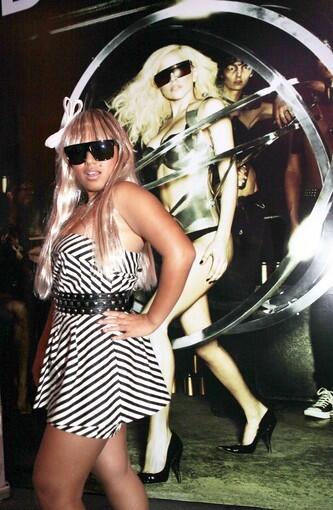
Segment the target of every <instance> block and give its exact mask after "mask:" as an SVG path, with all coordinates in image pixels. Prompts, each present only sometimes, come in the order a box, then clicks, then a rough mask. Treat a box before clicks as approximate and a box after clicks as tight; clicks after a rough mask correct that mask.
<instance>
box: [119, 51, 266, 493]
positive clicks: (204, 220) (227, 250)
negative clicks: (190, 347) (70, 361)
mask: <svg viewBox="0 0 333 510" xmlns="http://www.w3.org/2000/svg"><path fill="white" fill-rule="evenodd" d="M216 75H217V65H216V63H215V62H213V61H212V60H211V59H210V58H208V57H206V56H205V55H203V54H202V53H200V52H198V51H196V50H195V49H193V48H191V47H189V46H178V45H169V46H166V47H163V48H160V49H159V50H157V51H155V52H154V53H153V54H152V55H151V56H150V57H149V58H148V59H147V61H146V62H145V64H144V66H143V68H142V70H141V71H140V72H139V74H138V75H137V76H136V77H135V78H134V80H133V81H132V82H130V83H129V84H128V85H126V86H125V87H124V89H123V90H122V91H121V92H120V93H119V94H118V95H117V96H116V97H115V98H114V100H113V101H112V104H111V106H112V108H113V109H114V110H115V112H116V115H117V117H118V118H119V120H120V122H121V123H122V124H123V125H124V126H125V127H126V128H127V129H128V132H129V136H130V139H131V141H132V142H133V143H135V142H137V141H138V140H139V139H141V141H142V142H143V144H145V145H146V147H147V148H148V150H154V149H157V148H158V147H160V146H161V145H162V144H163V143H164V142H166V141H167V140H170V139H172V137H173V136H175V135H177V134H178V133H181V132H182V131H183V130H184V129H185V128H186V127H189V126H191V125H192V124H193V123H195V122H196V121H198V120H200V119H203V118H205V117H207V116H208V115H210V114H213V113H214V112H216V111H218V110H220V109H222V108H223V103H222V102H221V100H220V99H218V95H219V93H218V90H217V89H216V86H215V80H216ZM232 147H233V136H232V126H231V122H230V120H229V119H228V118H224V119H222V120H220V121H218V122H216V123H214V124H213V125H211V126H210V127H209V128H206V129H202V130H199V131H198V132H196V133H195V134H193V135H191V136H188V137H186V138H185V140H183V141H182V142H181V143H179V144H178V145H177V146H176V147H175V148H173V149H171V150H170V151H169V152H167V153H166V154H165V155H164V156H163V157H161V158H160V159H159V161H158V165H157V177H158V178H160V177H165V176H169V175H170V174H171V173H174V174H175V173H176V172H177V171H182V172H185V175H183V173H182V175H181V176H180V177H179V178H178V179H175V180H173V181H172V182H169V183H167V184H165V185H164V186H162V187H161V190H160V198H161V201H162V203H163V204H164V206H165V207H166V209H167V210H168V211H169V212H170V213H171V214H172V215H173V216H174V217H175V218H176V220H177V221H178V223H179V224H180V225H181V226H182V228H183V230H184V232H185V233H186V234H187V235H188V237H189V238H190V239H191V240H192V242H193V245H194V248H195V252H196V258H195V261H194V264H193V265H192V268H191V271H190V274H189V277H188V279H187V282H186V285H185V288H184V290H183V292H182V294H181V297H180V299H179V300H178V302H177V304H176V305H175V306H174V308H173V310H172V312H171V313H170V314H169V316H168V318H167V320H166V321H164V323H163V325H162V326H161V327H160V328H159V329H158V331H156V332H155V333H154V334H153V335H152V337H151V338H152V341H153V345H154V347H155V351H156V353H158V358H159V361H160V366H161V367H162V372H163V375H164V377H165V380H166V382H167V385H168V388H169V391H170V390H171V387H172V383H173V378H174V357H173V352H172V349H171V346H170V342H169V339H168V324H169V323H170V322H171V321H172V319H174V318H175V317H177V316H180V321H181V324H182V326H183V328H184V330H185V332H186V333H187V334H191V333H193V332H194V331H197V330H200V329H203V328H206V327H207V326H209V325H210V324H211V318H210V314H209V308H208V300H207V295H206V293H207V291H208V289H209V288H210V287H211V285H212V284H213V283H214V282H215V281H216V280H217V279H218V278H220V277H221V275H222V274H223V273H224V271H225V270H226V268H227V265H228V262H229V260H230V258H231V253H232V246H231V237H230V230H231V224H232V220H233V214H234V210H235V205H236V199H237V174H236V168H235V165H234V164H232V162H230V161H229V160H228V159H223V160H222V161H221V162H220V163H219V165H218V174H219V180H220V183H223V186H222V189H221V192H220V195H219V199H218V203H216V200H214V198H215V196H214V194H213V191H212V175H211V172H210V168H209V166H208V165H207V164H206V165H204V163H205V162H207V160H208V159H209V158H210V157H213V156H214V154H219V153H222V152H224V151H227V150H228V149H230V148H232ZM149 217H151V215H149ZM161 232H163V235H164V231H163V230H162V229H161ZM196 351H197V354H198V355H199V356H201V357H202V359H203V360H204V361H205V362H206V364H207V365H208V367H209V368H210V370H211V371H212V372H213V374H214V375H215V376H216V377H217V378H218V379H219V381H221V383H222V384H224V385H225V386H226V387H227V388H228V389H229V391H231V393H232V394H233V395H234V397H235V398H236V399H237V400H238V402H239V403H240V405H241V406H242V408H243V410H244V412H245V415H246V425H245V429H244V434H243V440H242V443H243V445H247V446H248V445H253V444H254V441H256V440H257V433H258V427H259V424H260V423H263V422H262V419H263V417H264V415H265V416H266V417H267V416H270V415H269V414H267V408H266V407H265V406H264V405H263V404H262V403H261V402H259V401H258V400H257V399H256V398H255V397H254V396H253V395H252V394H251V393H250V391H249V389H248V387H247V386H246V384H245V382H244V380H243V378H242V376H241V374H240V372H239V370H238V368H237V367H236V365H235V363H234V361H233V360H232V358H231V357H230V356H229V355H228V353H227V352H226V351H225V350H224V349H223V348H222V347H221V346H220V345H219V344H218V343H217V341H211V342H209V343H207V344H205V345H203V346H200V347H198V348H197V350H196ZM168 413H169V406H167V407H165V408H164V409H163V410H161V411H160V412H159V413H157V414H156V415H155V416H154V418H152V419H151V420H150V429H149V434H148V444H147V451H146V460H145V465H144V469H143V472H142V473H141V474H140V476H141V479H142V480H143V481H144V482H145V483H155V482H161V481H166V480H167V479H168V475H169V471H170V467H171V468H172V469H173V470H174V471H175V472H176V474H177V475H178V474H179V473H178V463H179V457H180V454H181V447H182V445H181V441H180V439H179V438H178V437H177V436H176V434H175V433H172V432H171V430H170V428H169V425H168ZM266 419H267V418H265V420H266ZM261 427H262V425H261ZM248 448H249V447H248ZM232 450H233V451H235V452H236V451H237V453H238V452H239V453H240V452H242V453H243V452H245V450H246V447H242V445H236V446H233V447H232ZM178 478H179V476H178Z"/></svg>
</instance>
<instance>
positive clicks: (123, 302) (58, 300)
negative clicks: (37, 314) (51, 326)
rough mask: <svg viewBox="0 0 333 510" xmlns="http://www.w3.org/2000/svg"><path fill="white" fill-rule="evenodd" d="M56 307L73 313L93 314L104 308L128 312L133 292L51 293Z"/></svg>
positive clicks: (61, 310)
mask: <svg viewBox="0 0 333 510" xmlns="http://www.w3.org/2000/svg"><path fill="white" fill-rule="evenodd" d="M53 297H54V301H55V306H56V309H57V310H58V311H59V312H64V313H71V314H74V315H83V314H88V315H95V314H98V313H103V312H105V311H106V310H117V311H119V312H129V311H130V310H131V308H132V305H133V293H132V292H131V291H127V292H111V293H110V294H107V293H102V294H76V293H75V294H74V293H71V292H57V291H55V292H54V293H53Z"/></svg>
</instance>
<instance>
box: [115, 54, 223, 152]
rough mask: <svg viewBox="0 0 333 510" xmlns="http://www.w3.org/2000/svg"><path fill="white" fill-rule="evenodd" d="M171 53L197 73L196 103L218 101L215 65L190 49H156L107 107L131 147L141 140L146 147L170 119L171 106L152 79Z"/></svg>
mask: <svg viewBox="0 0 333 510" xmlns="http://www.w3.org/2000/svg"><path fill="white" fill-rule="evenodd" d="M174 51H177V52H179V56H180V60H190V61H191V62H192V65H193V67H195V68H196V69H197V78H196V82H195V87H194V94H195V97H196V99H204V98H206V97H209V96H212V97H219V92H218V89H217V87H216V85H215V82H216V77H217V70H218V68H217V64H216V62H214V61H213V60H212V59H211V58H209V57H207V56H206V55H203V54H202V53H200V52H199V51H197V50H195V49H194V48H192V47H191V46H183V45H177V44H170V45H168V46H164V47H163V48H159V49H158V50H156V51H154V53H152V54H151V55H150V57H148V59H147V60H146V62H145V64H144V65H143V67H142V69H141V71H140V72H139V73H138V74H137V76H135V78H134V79H133V80H132V81H130V82H129V83H128V84H126V85H125V86H124V87H123V88H122V90H121V91H120V92H119V94H117V95H116V96H115V97H114V98H113V99H112V98H111V99H110V100H109V101H108V103H107V105H108V107H109V108H110V109H112V111H113V112H114V114H115V116H116V117H117V119H118V120H119V122H120V123H121V125H122V126H124V128H125V129H126V130H127V132H128V134H129V138H130V140H131V142H132V143H136V142H137V141H138V140H139V139H141V140H142V142H143V143H144V144H147V143H148V142H149V141H150V140H151V139H152V138H154V136H156V135H157V133H158V132H159V130H160V128H161V126H162V124H163V123H164V122H165V120H166V119H167V118H168V117H170V115H171V108H170V103H169V101H168V100H167V99H166V98H165V97H164V96H163V95H162V93H161V91H160V90H159V89H158V88H157V87H156V85H155V83H154V76H155V74H156V73H157V72H158V71H159V65H160V62H161V60H162V59H163V58H164V57H165V56H166V55H168V54H169V53H171V52H174Z"/></svg>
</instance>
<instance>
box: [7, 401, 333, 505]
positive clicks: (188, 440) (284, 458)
mask: <svg viewBox="0 0 333 510" xmlns="http://www.w3.org/2000/svg"><path fill="white" fill-rule="evenodd" d="M303 407H304V405H302V404H300V403H291V402H279V403H276V402H275V403H274V409H275V413H276V415H277V418H278V425H277V427H276V429H275V431H274V435H273V453H271V454H268V453H267V451H266V449H265V447H264V445H263V444H262V443H260V444H258V446H257V449H256V451H255V453H254V454H253V455H244V456H237V455H230V454H227V453H224V452H222V451H219V450H217V449H216V445H218V444H220V443H229V442H230V443H233V442H235V441H236V440H237V433H238V432H240V431H241V421H240V420H239V415H237V413H234V415H232V414H230V412H226V413H225V415H224V413H223V410H222V411H221V410H220V412H219V416H217V415H216V414H213V413H212V410H211V408H210V406H209V404H208V401H207V399H205V398H203V397H190V396H186V395H184V394H181V393H179V394H178V393H177V394H176V395H174V398H173V404H172V417H171V421H172V424H173V427H174V429H175V430H176V431H177V433H178V434H179V436H180V437H181V438H182V440H183V443H184V454H183V458H182V464H181V469H182V482H181V483H180V484H178V483H177V481H176V479H175V477H174V475H173V474H170V477H169V480H168V481H167V482H166V483H163V484H156V485H153V486H147V492H148V495H149V497H150V499H151V510H169V509H172V510H206V509H207V510H210V508H211V509H212V510H215V508H220V509H236V508H242V509H243V510H244V509H246V508H259V509H269V510H332V508H333V498H332V481H331V479H332V472H333V443H332V431H333V420H332V419H331V420H316V419H306V418H305V417H304V415H303ZM42 421H43V417H42V416H38V415H36V414H35V413H34V414H33V415H16V416H12V417H11V418H10V419H7V420H5V423H4V427H5V446H6V475H7V479H8V481H9V482H10V485H11V488H12V498H11V499H9V500H4V501H2V502H0V510H35V509H36V508H37V507H36V506H35V504H34V499H33V494H32V491H31V467H32V462H33V457H34V455H35V451H36V448H37V445H38V441H39V438H40V434H41V430H42V425H41V423H42ZM145 430H146V424H145V422H144V421H141V422H137V423H136V424H131V425H130V426H129V427H128V443H129V451H130V456H131V461H132V464H133V466H134V467H135V468H136V469H139V468H140V463H141V459H142V452H143V448H142V445H143V444H144V434H145ZM87 490H88V491H89V493H90V495H86V500H87V508H88V509H89V510H90V509H91V510H93V509H96V510H97V509H98V510H104V509H106V508H108V507H107V506H106V504H105V501H104V498H102V497H101V493H102V489H101V487H100V486H99V484H98V482H97V481H96V480H94V479H93V478H91V479H89V480H88V483H87ZM22 499H23V503H22Z"/></svg>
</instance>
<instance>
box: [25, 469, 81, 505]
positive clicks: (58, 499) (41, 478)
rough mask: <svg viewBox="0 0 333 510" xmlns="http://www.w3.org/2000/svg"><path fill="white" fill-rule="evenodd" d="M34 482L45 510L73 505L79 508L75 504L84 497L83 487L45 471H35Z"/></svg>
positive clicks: (38, 497)
mask: <svg viewBox="0 0 333 510" xmlns="http://www.w3.org/2000/svg"><path fill="white" fill-rule="evenodd" d="M32 483H33V487H34V490H35V493H36V496H37V499H38V501H39V503H40V505H41V507H42V508H43V510H44V509H45V510H53V509H57V510H58V509H59V508H71V505H72V506H73V508H74V507H75V508H77V507H76V506H75V504H77V502H79V501H81V499H82V492H83V487H82V488H80V487H74V486H71V485H70V484H68V480H67V481H64V480H59V479H57V478H55V477H54V476H52V477H51V476H48V475H47V473H45V472H43V471H39V470H35V471H34V473H33V477H32Z"/></svg>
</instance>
